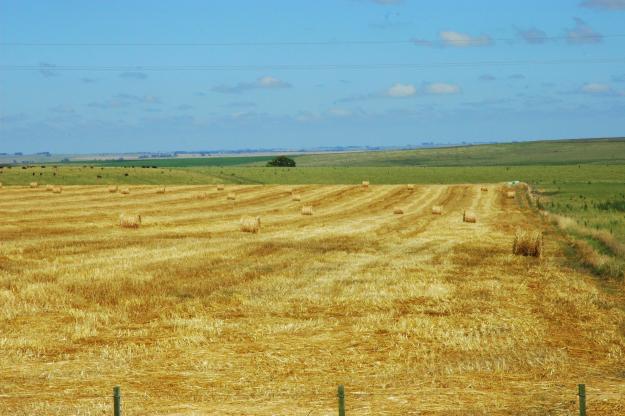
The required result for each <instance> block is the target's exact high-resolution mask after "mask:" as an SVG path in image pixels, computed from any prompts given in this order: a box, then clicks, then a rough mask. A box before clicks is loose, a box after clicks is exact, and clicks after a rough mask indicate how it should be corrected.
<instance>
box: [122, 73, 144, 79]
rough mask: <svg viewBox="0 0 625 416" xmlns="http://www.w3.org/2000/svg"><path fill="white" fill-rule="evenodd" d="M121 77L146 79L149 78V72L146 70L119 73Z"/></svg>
mask: <svg viewBox="0 0 625 416" xmlns="http://www.w3.org/2000/svg"><path fill="white" fill-rule="evenodd" d="M119 77H120V78H124V79H136V80H145V79H148V74H146V73H145V72H122V73H121V74H119Z"/></svg>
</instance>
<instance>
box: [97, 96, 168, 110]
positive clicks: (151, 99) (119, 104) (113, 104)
mask: <svg viewBox="0 0 625 416" xmlns="http://www.w3.org/2000/svg"><path fill="white" fill-rule="evenodd" d="M160 102H161V100H160V99H159V98H158V97H155V96H153V95H134V94H127V93H119V94H117V95H115V96H113V98H111V99H108V100H103V101H93V102H90V103H89V104H88V106H89V107H92V108H99V109H102V110H111V109H117V108H123V107H128V106H130V105H132V104H146V105H156V104H160Z"/></svg>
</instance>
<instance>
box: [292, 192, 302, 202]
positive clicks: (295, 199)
mask: <svg viewBox="0 0 625 416" xmlns="http://www.w3.org/2000/svg"><path fill="white" fill-rule="evenodd" d="M301 200H302V197H301V196H300V195H298V194H293V196H292V197H291V201H296V202H299V201H301Z"/></svg>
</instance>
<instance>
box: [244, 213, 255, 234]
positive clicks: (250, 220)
mask: <svg viewBox="0 0 625 416" xmlns="http://www.w3.org/2000/svg"><path fill="white" fill-rule="evenodd" d="M241 231H243V232H245V233H253V234H257V233H258V232H259V231H260V217H250V216H244V217H241Z"/></svg>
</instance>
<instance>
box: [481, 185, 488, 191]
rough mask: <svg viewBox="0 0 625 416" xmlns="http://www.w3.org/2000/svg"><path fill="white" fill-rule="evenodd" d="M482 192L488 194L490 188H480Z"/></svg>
mask: <svg viewBox="0 0 625 416" xmlns="http://www.w3.org/2000/svg"><path fill="white" fill-rule="evenodd" d="M480 189H481V191H482V192H488V188H487V187H485V186H482V188H480Z"/></svg>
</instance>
